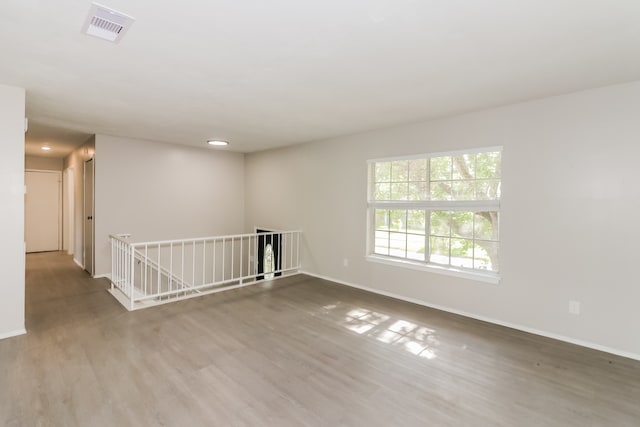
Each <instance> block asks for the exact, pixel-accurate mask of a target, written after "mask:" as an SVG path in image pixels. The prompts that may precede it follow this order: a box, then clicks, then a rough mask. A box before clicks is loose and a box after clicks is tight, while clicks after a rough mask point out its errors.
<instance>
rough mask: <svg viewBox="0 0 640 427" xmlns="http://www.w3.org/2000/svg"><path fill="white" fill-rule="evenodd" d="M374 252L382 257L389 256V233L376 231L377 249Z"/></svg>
mask: <svg viewBox="0 0 640 427" xmlns="http://www.w3.org/2000/svg"><path fill="white" fill-rule="evenodd" d="M373 252H374V253H376V254H380V255H389V233H388V232H386V231H376V237H375V247H374V249H373Z"/></svg>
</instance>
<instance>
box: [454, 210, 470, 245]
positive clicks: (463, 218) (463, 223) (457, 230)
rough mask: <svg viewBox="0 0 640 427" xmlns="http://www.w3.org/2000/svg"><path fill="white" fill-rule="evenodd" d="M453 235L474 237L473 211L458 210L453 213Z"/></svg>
mask: <svg viewBox="0 0 640 427" xmlns="http://www.w3.org/2000/svg"><path fill="white" fill-rule="evenodd" d="M451 235H452V236H456V237H466V238H468V239H472V238H473V212H465V211H456V212H452V213H451Z"/></svg>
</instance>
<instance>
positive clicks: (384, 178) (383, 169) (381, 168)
mask: <svg viewBox="0 0 640 427" xmlns="http://www.w3.org/2000/svg"><path fill="white" fill-rule="evenodd" d="M375 175H376V182H390V181H391V162H382V163H376V164H375Z"/></svg>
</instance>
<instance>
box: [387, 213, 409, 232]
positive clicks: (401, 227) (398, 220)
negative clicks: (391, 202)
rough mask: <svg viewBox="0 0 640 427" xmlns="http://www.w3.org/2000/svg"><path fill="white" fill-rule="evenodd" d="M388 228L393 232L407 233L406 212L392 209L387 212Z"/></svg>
mask: <svg viewBox="0 0 640 427" xmlns="http://www.w3.org/2000/svg"><path fill="white" fill-rule="evenodd" d="M389 219H390V228H391V230H393V231H401V232H403V233H406V231H407V211H406V210H404V209H394V210H390V211H389Z"/></svg>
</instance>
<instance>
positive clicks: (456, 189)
mask: <svg viewBox="0 0 640 427" xmlns="http://www.w3.org/2000/svg"><path fill="white" fill-rule="evenodd" d="M473 187H474V185H473V181H453V182H452V183H451V190H452V193H453V194H452V196H451V200H473V199H474V197H475V194H474V193H475V191H473V190H474V188H473Z"/></svg>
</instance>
